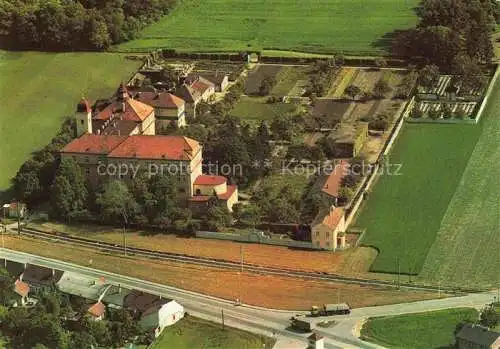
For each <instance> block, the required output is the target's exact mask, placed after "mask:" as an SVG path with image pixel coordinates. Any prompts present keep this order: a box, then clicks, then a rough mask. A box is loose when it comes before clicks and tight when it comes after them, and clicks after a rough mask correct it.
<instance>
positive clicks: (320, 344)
mask: <svg viewBox="0 0 500 349" xmlns="http://www.w3.org/2000/svg"><path fill="white" fill-rule="evenodd" d="M307 339H308V342H309V348H310V349H324V348H325V338H323V337H322V336H320V335H319V334H317V333H316V332H313V334H312V335H310V336H309V337H307Z"/></svg>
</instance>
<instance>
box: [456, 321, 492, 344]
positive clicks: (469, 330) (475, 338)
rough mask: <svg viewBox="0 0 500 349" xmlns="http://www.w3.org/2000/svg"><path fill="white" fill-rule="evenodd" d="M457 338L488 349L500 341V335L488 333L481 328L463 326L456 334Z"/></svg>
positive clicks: (488, 331)
mask: <svg viewBox="0 0 500 349" xmlns="http://www.w3.org/2000/svg"><path fill="white" fill-rule="evenodd" d="M457 338H460V339H463V340H466V341H469V342H472V343H475V344H479V345H481V346H484V347H485V348H489V347H490V346H491V345H492V344H493V343H495V342H496V341H497V340H499V339H500V333H498V332H494V331H490V330H488V329H487V328H486V327H483V326H479V325H474V324H465V325H464V326H463V327H462V329H461V330H460V331H459V332H458V334H457Z"/></svg>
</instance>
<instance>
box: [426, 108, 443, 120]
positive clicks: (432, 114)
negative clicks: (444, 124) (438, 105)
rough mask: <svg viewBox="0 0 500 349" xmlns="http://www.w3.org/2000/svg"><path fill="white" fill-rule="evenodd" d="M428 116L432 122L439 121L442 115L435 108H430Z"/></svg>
mask: <svg viewBox="0 0 500 349" xmlns="http://www.w3.org/2000/svg"><path fill="white" fill-rule="evenodd" d="M427 116H429V118H431V119H432V120H437V119H439V117H440V116H441V113H440V112H439V111H438V110H437V109H435V108H430V109H429V111H428V112H427Z"/></svg>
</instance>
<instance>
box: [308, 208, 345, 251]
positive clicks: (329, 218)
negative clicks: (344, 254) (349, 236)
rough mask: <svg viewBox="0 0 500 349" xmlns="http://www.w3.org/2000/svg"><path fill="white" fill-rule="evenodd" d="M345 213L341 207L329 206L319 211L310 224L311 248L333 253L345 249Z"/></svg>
mask: <svg viewBox="0 0 500 349" xmlns="http://www.w3.org/2000/svg"><path fill="white" fill-rule="evenodd" d="M345 229H346V224H345V211H344V209H343V208H341V207H335V206H331V207H330V208H329V209H324V210H321V211H320V212H319V213H318V214H317V215H316V217H315V218H314V221H313V222H312V224H311V241H312V244H313V247H315V248H322V249H325V250H333V251H335V250H336V249H338V248H345V235H344V232H345Z"/></svg>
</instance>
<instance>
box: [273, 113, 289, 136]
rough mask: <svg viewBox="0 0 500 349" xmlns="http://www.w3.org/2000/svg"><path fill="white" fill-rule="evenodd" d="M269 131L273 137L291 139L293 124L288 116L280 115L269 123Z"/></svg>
mask: <svg viewBox="0 0 500 349" xmlns="http://www.w3.org/2000/svg"><path fill="white" fill-rule="evenodd" d="M271 132H272V134H273V137H274V139H279V140H285V141H291V140H292V139H293V137H294V134H295V132H294V124H293V122H292V121H291V120H290V118H289V117H287V116H285V115H280V116H278V117H276V118H274V120H273V122H272V123H271Z"/></svg>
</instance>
